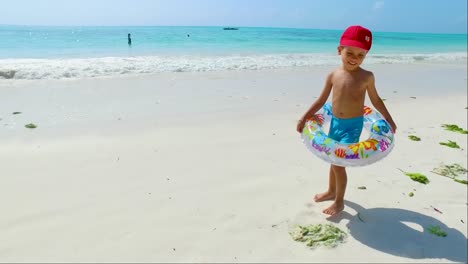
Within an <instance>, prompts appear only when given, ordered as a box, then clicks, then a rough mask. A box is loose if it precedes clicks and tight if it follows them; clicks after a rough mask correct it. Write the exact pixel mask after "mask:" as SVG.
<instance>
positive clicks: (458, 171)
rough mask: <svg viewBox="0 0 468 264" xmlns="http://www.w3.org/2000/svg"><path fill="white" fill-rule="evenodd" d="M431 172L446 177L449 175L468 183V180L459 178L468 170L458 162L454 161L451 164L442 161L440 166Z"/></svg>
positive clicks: (459, 181)
mask: <svg viewBox="0 0 468 264" xmlns="http://www.w3.org/2000/svg"><path fill="white" fill-rule="evenodd" d="M431 172H433V173H435V174H439V175H441V176H444V177H448V178H450V179H453V180H454V181H456V182H458V183H461V184H468V181H466V180H462V179H458V177H459V176H461V175H465V174H466V173H467V172H468V170H467V169H465V168H464V167H463V166H461V165H460V164H457V163H453V164H451V165H445V164H443V163H442V164H440V165H439V167H437V168H434V169H432V171H431Z"/></svg>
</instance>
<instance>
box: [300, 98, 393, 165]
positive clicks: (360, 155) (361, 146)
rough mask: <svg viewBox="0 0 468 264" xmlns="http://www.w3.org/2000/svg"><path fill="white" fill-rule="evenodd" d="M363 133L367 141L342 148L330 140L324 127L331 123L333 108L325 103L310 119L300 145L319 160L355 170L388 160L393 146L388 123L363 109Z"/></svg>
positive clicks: (342, 144)
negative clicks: (385, 158) (367, 133)
mask: <svg viewBox="0 0 468 264" xmlns="http://www.w3.org/2000/svg"><path fill="white" fill-rule="evenodd" d="M363 112H364V128H365V129H363V133H364V131H366V130H367V131H368V132H369V134H370V136H369V138H368V139H366V140H364V141H361V142H358V143H351V144H345V143H340V142H338V141H336V140H334V139H332V138H329V137H328V136H327V134H326V133H325V132H324V126H329V125H330V122H331V119H332V106H331V104H330V103H326V104H325V105H324V106H323V107H322V108H321V109H320V110H319V111H318V112H317V113H316V114H315V115H314V116H312V117H311V118H309V119H308V120H307V122H306V124H305V126H304V129H303V130H302V141H303V142H304V144H305V145H306V147H307V148H308V149H309V150H310V151H311V152H312V153H313V154H315V155H316V156H317V157H319V158H321V159H322V160H324V161H326V162H328V163H331V164H334V165H337V166H343V167H358V166H365V165H369V164H372V163H374V162H376V161H379V160H381V159H382V158H384V157H385V156H387V155H388V154H389V153H390V152H391V151H392V149H393V146H394V145H395V139H394V135H393V133H392V129H391V127H390V125H389V124H388V122H387V121H386V120H385V119H384V118H383V117H382V116H381V115H380V114H379V112H377V111H375V110H373V109H372V108H370V107H368V106H364V110H363Z"/></svg>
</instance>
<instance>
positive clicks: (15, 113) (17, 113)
mask: <svg viewBox="0 0 468 264" xmlns="http://www.w3.org/2000/svg"><path fill="white" fill-rule="evenodd" d="M13 114H14V115H19V114H21V112H13Z"/></svg>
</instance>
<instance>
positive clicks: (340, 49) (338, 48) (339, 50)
mask: <svg viewBox="0 0 468 264" xmlns="http://www.w3.org/2000/svg"><path fill="white" fill-rule="evenodd" d="M336 49H337V50H338V55H341V51H342V50H343V47H342V46H338V47H337V48H336Z"/></svg>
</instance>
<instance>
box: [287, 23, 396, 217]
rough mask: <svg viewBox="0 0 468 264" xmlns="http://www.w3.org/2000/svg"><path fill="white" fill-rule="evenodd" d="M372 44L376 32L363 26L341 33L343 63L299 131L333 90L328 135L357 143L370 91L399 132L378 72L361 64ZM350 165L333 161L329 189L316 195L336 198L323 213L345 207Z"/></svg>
mask: <svg viewBox="0 0 468 264" xmlns="http://www.w3.org/2000/svg"><path fill="white" fill-rule="evenodd" d="M371 46H372V33H371V32H370V31H369V30H368V29H366V28H364V27H361V26H350V27H348V28H347V29H346V30H345V31H344V32H343V35H342V36H341V39H340V45H339V46H338V55H340V57H341V61H342V65H341V66H340V67H339V68H337V69H335V70H334V71H332V72H331V73H329V74H328V76H327V78H326V81H325V86H324V88H323V91H322V93H321V94H320V96H319V97H318V98H317V100H316V101H315V102H314V103H313V104H312V105H311V106H310V108H309V110H307V112H306V113H305V114H304V115H303V116H302V118H301V119H299V121H298V123H297V128H296V130H297V132H299V133H302V129H303V128H304V125H305V122H306V120H307V119H308V118H310V117H311V116H312V115H314V114H315V112H317V111H318V110H319V109H320V108H321V107H322V106H323V105H324V104H325V102H326V101H327V99H328V96H329V95H330V93H331V92H332V91H333V94H332V113H333V118H332V121H331V123H330V131H329V133H328V136H329V137H330V138H333V139H334V140H336V141H339V142H341V143H357V142H359V137H360V135H361V131H362V127H363V123H364V118H363V114H364V113H363V108H364V100H365V96H366V92H367V94H368V95H369V99H370V101H371V103H372V105H373V106H374V107H375V108H376V109H377V111H379V112H380V113H381V114H382V115H383V117H384V118H385V119H386V120H387V121H388V123H389V124H390V126H391V128H392V132H393V133H395V131H396V129H397V126H396V125H395V122H393V119H392V117H391V115H390V113H389V112H388V110H387V108H386V107H385V104H384V103H383V101H382V99H381V98H380V97H379V95H378V93H377V90H376V88H375V79H374V75H373V73H372V72H370V71H366V70H364V69H362V68H361V67H360V66H361V64H362V62H363V61H364V58H365V57H366V55H367V52H368V51H369V50H370V48H371ZM346 183H347V175H346V168H344V167H340V166H336V165H331V166H330V172H329V183H328V190H327V191H326V192H324V193H320V194H317V195H315V197H314V200H315V202H322V201H327V200H334V201H335V202H334V203H333V204H332V205H331V206H330V207H328V208H326V209H325V210H323V213H325V214H328V215H335V214H337V213H339V212H341V211H343V209H344V194H345V190H346Z"/></svg>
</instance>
